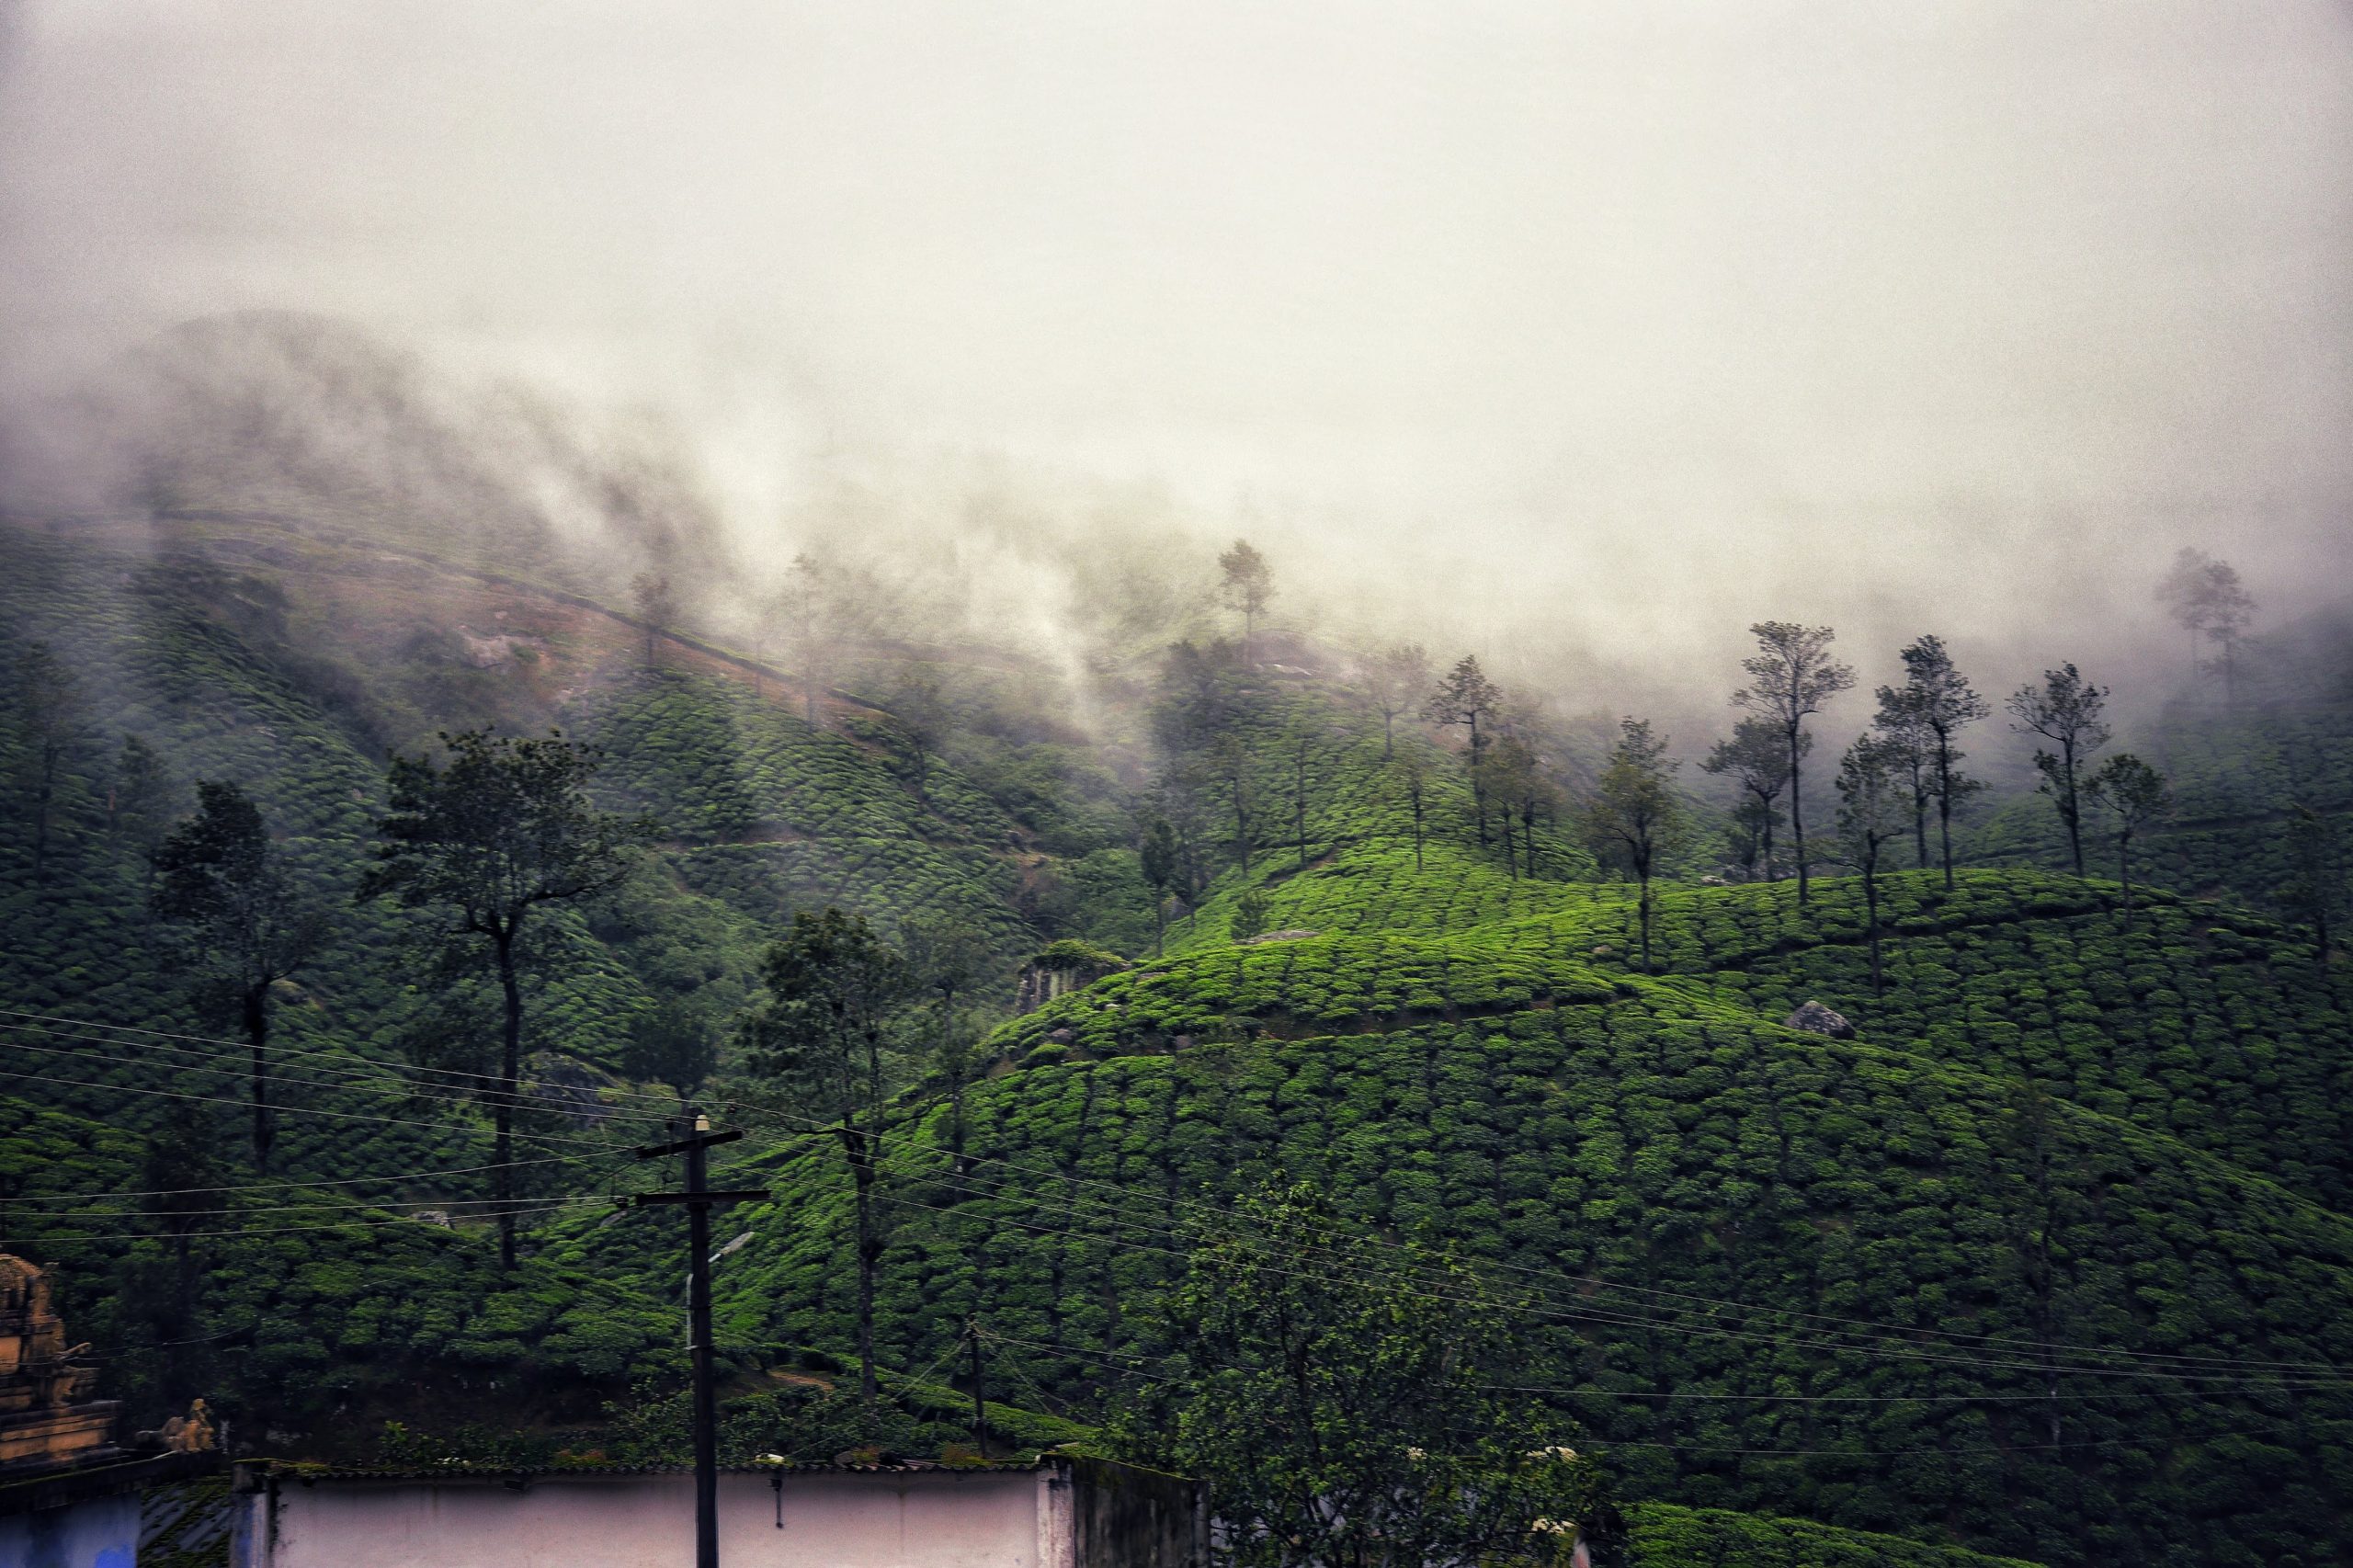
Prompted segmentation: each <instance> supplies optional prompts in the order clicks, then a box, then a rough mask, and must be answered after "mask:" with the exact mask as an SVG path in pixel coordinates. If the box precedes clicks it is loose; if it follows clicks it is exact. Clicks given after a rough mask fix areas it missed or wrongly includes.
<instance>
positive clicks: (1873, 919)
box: [1863, 843, 1887, 996]
mask: <svg viewBox="0 0 2353 1568" xmlns="http://www.w3.org/2000/svg"><path fill="white" fill-rule="evenodd" d="M1863 909H1864V915H1863V923H1864V926H1865V928H1866V929H1867V930H1868V931H1869V932H1870V944H1871V994H1872V995H1874V996H1884V995H1886V994H1887V978H1886V976H1885V975H1884V974H1883V973H1882V972H1881V969H1880V958H1879V846H1878V845H1877V844H1876V843H1874V844H1872V845H1871V846H1870V848H1869V849H1868V850H1867V851H1866V853H1865V856H1864V859H1863Z"/></svg>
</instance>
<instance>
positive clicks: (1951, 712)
mask: <svg viewBox="0 0 2353 1568" xmlns="http://www.w3.org/2000/svg"><path fill="white" fill-rule="evenodd" d="M1903 657H1904V685H1903V687H1902V688H1901V689H1900V690H1898V691H1894V692H1891V691H1890V689H1889V688H1888V687H1880V688H1879V699H1880V706H1881V710H1885V709H1886V708H1887V707H1888V705H1889V702H1890V700H1891V699H1893V700H1894V701H1895V704H1896V706H1897V707H1898V708H1899V710H1901V711H1902V712H1903V713H1904V714H1905V715H1907V716H1908V719H1909V722H1910V723H1911V724H1912V725H1913V727H1914V728H1915V732H1917V733H1919V735H1920V737H1921V738H1922V739H1924V740H1925V742H1926V744H1927V752H1928V760H1929V763H1930V772H1931V774H1932V776H1933V783H1932V786H1931V789H1932V792H1933V793H1934V794H1935V796H1936V801H1937V834H1938V851H1939V853H1940V855H1941V856H1942V858H1943V861H1944V869H1945V886H1946V887H1947V888H1948V889H1949V888H1950V887H1951V886H1952V812H1953V807H1954V806H1955V805H1956V804H1958V803H1959V802H1960V801H1963V800H1966V799H1967V798H1968V797H1969V796H1971V795H1972V794H1974V793H1975V792H1976V791H1977V790H1978V789H1979V788H1980V786H1979V784H1978V782H1977V780H1976V779H1974V778H1968V777H1966V776H1964V775H1963V774H1962V773H1961V766H1960V765H1961V759H1962V758H1963V757H1965V756H1968V755H1969V754H1968V753H1966V752H1964V751H1962V750H1961V747H1960V745H1959V744H1958V737H1959V736H1960V734H1961V731H1963V730H1965V729H1967V728H1968V727H1969V726H1970V725H1972V724H1974V723H1976V722H1978V721H1979V720H1981V719H1984V718H1985V717H1986V716H1987V715H1988V714H1990V713H1992V712H1993V707H1992V705H1991V704H1989V703H1987V702H1986V700H1985V699H1984V698H1983V697H1981V696H1979V695H1978V693H1977V688H1976V687H1972V686H1971V685H1970V684H1969V677H1968V676H1964V675H1962V674H1961V669H1960V666H1958V665H1955V664H1954V663H1953V661H1952V654H1951V653H1949V652H1948V651H1947V650H1946V648H1945V644H1944V639H1943V638H1941V637H1938V636H1935V635H1933V634H1930V635H1927V636H1924V637H1920V638H1918V639H1916V640H1915V641H1914V642H1912V644H1911V645H1910V646H1909V647H1907V648H1905V649H1904V654H1903ZM1916 799H1917V791H1916V790H1915V800H1916ZM1922 863H1923V864H1924V865H1925V864H1926V863H1927V862H1926V861H1925V859H1924V860H1923V862H1922Z"/></svg>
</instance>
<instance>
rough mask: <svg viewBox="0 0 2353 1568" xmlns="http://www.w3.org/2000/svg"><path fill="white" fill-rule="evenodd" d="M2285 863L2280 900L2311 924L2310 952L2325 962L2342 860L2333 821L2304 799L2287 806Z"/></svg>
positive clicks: (2341, 885)
mask: <svg viewBox="0 0 2353 1568" xmlns="http://www.w3.org/2000/svg"><path fill="white" fill-rule="evenodd" d="M2288 866H2289V871H2288V883H2287V886H2286V887H2285V888H2284V889H2283V890H2281V891H2282V892H2284V893H2285V894H2286V898H2285V900H2284V902H2285V903H2287V905H2288V907H2289V909H2290V911H2291V912H2293V913H2294V914H2296V915H2302V917H2303V919H2304V921H2305V922H2306V923H2307V924H2309V925H2310V926H2312V928H2313V951H2314V953H2315V954H2316V956H2317V957H2318V959H2319V960H2320V962H2321V963H2322V964H2323V965H2325V964H2326V963H2327V962H2328V949H2329V943H2330V940H2331V937H2330V920H2331V917H2332V916H2334V915H2336V910H2337V907H2338V905H2339V904H2340V903H2343V902H2344V898H2345V860H2344V857H2343V856H2342V854H2340V853H2339V851H2338V847H2337V842H2336V824H2335V823H2334V822H2331V821H2330V820H2329V819H2328V817H2327V816H2326V815H2325V813H2323V812H2320V811H2319V810H2317V809H2316V808H2314V807H2313V805H2312V804H2311V803H2310V802H2308V801H2295V802H2293V803H2292V804H2291V805H2290V807H2289V808H2288Z"/></svg>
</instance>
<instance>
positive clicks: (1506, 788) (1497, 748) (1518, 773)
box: [1484, 730, 1544, 877]
mask: <svg viewBox="0 0 2353 1568" xmlns="http://www.w3.org/2000/svg"><path fill="white" fill-rule="evenodd" d="M1486 775H1487V776H1486V778H1485V780H1484V783H1485V785H1486V792H1487V797H1488V799H1490V800H1492V801H1495V804H1496V807H1497V808H1498V809H1497V812H1496V821H1497V823H1498V824H1499V825H1500V826H1501V827H1502V829H1503V840H1504V869H1505V870H1506V871H1507V872H1509V873H1510V874H1511V875H1513V876H1514V877H1517V876H1518V875H1519V863H1518V860H1517V859H1515V858H1513V850H1512V840H1513V836H1514V835H1513V832H1512V819H1513V817H1514V816H1515V814H1517V815H1518V817H1519V819H1520V823H1521V826H1522V829H1523V831H1521V832H1520V834H1519V835H1518V839H1519V851H1520V854H1521V856H1522V857H1524V858H1526V860H1527V862H1528V874H1529V876H1531V877H1532V876H1534V875H1535V874H1536V838H1535V826H1536V824H1535V818H1536V810H1537V805H1538V801H1539V800H1540V797H1541V795H1542V793H1543V787H1544V776H1543V770H1542V768H1541V767H1540V766H1539V764H1538V762H1537V759H1536V752H1535V748H1533V747H1532V746H1530V745H1529V744H1528V742H1527V741H1526V740H1524V739H1522V738H1521V737H1520V736H1519V735H1518V733H1515V732H1512V731H1509V730H1506V732H1505V733H1503V734H1502V735H1501V736H1499V737H1498V738H1497V739H1496V740H1495V743H1494V744H1492V745H1491V746H1489V747H1488V750H1487V762H1486Z"/></svg>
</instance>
